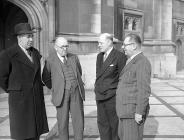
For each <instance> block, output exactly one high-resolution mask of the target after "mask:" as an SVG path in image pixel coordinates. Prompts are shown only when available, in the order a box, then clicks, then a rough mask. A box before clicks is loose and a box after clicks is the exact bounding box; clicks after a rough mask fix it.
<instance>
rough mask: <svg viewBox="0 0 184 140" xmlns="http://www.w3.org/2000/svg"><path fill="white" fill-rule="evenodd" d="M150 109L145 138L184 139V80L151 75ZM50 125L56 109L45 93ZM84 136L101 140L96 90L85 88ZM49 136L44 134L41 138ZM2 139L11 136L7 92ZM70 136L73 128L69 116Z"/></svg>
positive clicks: (0, 109)
mask: <svg viewBox="0 0 184 140" xmlns="http://www.w3.org/2000/svg"><path fill="white" fill-rule="evenodd" d="M151 87H152V95H151V97H150V104H151V110H150V114H149V116H148V119H147V121H146V124H145V129H144V140H184V80H182V79H175V80H161V79H152V84H151ZM45 102H46V109H47V115H48V122H49V128H50V129H51V128H52V127H53V125H54V124H55V122H56V117H55V116H56V110H55V108H54V107H53V105H52V104H51V102H50V95H45ZM84 110H85V131H84V140H100V139H99V133H98V129H97V123H96V113H97V112H96V103H95V96H94V92H93V90H86V101H85V103H84ZM45 137H46V134H45V135H42V136H41V138H40V139H41V140H43V139H44V138H45ZM0 140H11V139H10V132H9V118H8V103H7V94H1V95H0ZM70 140H73V131H72V126H71V120H70Z"/></svg>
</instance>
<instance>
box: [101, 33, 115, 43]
mask: <svg viewBox="0 0 184 140" xmlns="http://www.w3.org/2000/svg"><path fill="white" fill-rule="evenodd" d="M100 39H105V40H106V39H107V40H111V41H113V35H111V34H109V33H103V34H101V35H100Z"/></svg>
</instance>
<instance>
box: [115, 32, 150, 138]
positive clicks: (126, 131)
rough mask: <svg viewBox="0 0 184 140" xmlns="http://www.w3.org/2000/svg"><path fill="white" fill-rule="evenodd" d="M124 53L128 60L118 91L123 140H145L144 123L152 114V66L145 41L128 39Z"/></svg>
mask: <svg viewBox="0 0 184 140" xmlns="http://www.w3.org/2000/svg"><path fill="white" fill-rule="evenodd" d="M123 49H124V51H125V54H126V55H127V56H128V60H127V64H126V66H125V67H124V69H123V70H122V72H121V74H120V80H119V83H118V88H117V91H116V112H117V114H118V117H119V129H118V131H119V137H120V140H142V139H143V128H144V122H145V120H146V117H147V115H148V112H149V96H150V93H151V89H150V82H151V64H150V62H149V61H148V59H147V58H146V57H145V56H144V55H143V53H142V51H141V38H140V37H139V36H138V35H136V34H128V35H127V36H126V37H125V40H124V44H123Z"/></svg>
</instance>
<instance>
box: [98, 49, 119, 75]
mask: <svg viewBox="0 0 184 140" xmlns="http://www.w3.org/2000/svg"><path fill="white" fill-rule="evenodd" d="M115 53H116V50H115V49H114V48H113V49H112V51H111V52H110V54H109V56H108V57H107V58H106V60H105V62H103V55H102V58H101V62H103V64H102V67H101V69H100V70H99V73H98V74H97V78H98V77H99V76H101V75H102V74H103V73H104V71H105V70H106V69H107V68H108V67H109V65H110V64H111V63H112V61H113V60H114V58H115V57H114V56H115Z"/></svg>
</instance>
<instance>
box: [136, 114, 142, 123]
mask: <svg viewBox="0 0 184 140" xmlns="http://www.w3.org/2000/svg"><path fill="white" fill-rule="evenodd" d="M135 121H136V122H137V123H138V124H141V123H142V122H143V118H142V115H140V114H137V113H135Z"/></svg>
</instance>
